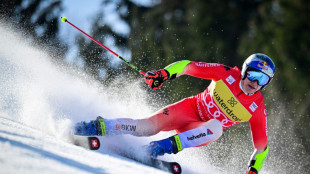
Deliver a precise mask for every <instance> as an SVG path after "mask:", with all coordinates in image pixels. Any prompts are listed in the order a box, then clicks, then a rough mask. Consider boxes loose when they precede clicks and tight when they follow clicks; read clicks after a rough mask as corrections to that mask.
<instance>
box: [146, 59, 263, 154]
mask: <svg viewBox="0 0 310 174" xmlns="http://www.w3.org/2000/svg"><path fill="white" fill-rule="evenodd" d="M180 75H190V76H194V77H198V78H202V79H210V80H212V81H211V83H210V85H209V86H208V88H207V89H206V90H205V91H203V92H202V93H200V94H198V95H196V96H192V97H189V98H186V99H184V100H182V101H180V102H177V103H175V104H172V105H169V106H167V107H165V108H163V109H161V110H159V111H158V112H157V113H155V114H153V116H151V117H150V118H148V119H150V120H152V121H153V125H154V124H155V125H157V129H158V130H157V131H156V132H158V131H169V130H177V132H178V133H180V132H184V131H187V130H190V129H193V128H195V127H197V126H199V125H200V124H202V123H203V122H207V121H209V120H211V119H217V120H219V121H220V122H221V123H222V126H223V129H226V128H228V127H230V126H232V125H235V124H237V123H240V122H246V121H249V123H250V128H251V132H252V140H253V144H254V147H255V148H261V149H264V148H265V147H266V146H267V117H266V110H265V105H264V103H263V96H262V95H261V93H260V91H258V92H256V93H255V94H252V95H247V94H245V93H244V92H243V91H242V89H241V78H242V77H241V71H240V69H239V68H237V67H234V68H231V67H228V66H225V65H222V64H215V63H202V62H190V63H189V64H187V65H186V67H185V68H184V69H183V72H182V73H181V74H178V76H180ZM195 123H196V124H195Z"/></svg>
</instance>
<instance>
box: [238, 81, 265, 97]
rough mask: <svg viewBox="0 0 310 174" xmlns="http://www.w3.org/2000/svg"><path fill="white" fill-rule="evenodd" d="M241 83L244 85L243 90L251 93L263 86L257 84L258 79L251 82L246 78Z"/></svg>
mask: <svg viewBox="0 0 310 174" xmlns="http://www.w3.org/2000/svg"><path fill="white" fill-rule="evenodd" d="M241 85H242V88H243V90H244V91H245V92H246V93H249V94H254V93H255V92H256V91H258V90H260V89H261V88H262V86H259V85H258V84H257V81H256V80H255V81H253V82H251V81H250V80H249V79H248V78H245V79H244V80H242V81H241Z"/></svg>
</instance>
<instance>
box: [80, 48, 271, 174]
mask: <svg viewBox="0 0 310 174" xmlns="http://www.w3.org/2000/svg"><path fill="white" fill-rule="evenodd" d="M274 73H275V65H274V63H273V61H272V60H271V59H270V58H269V57H268V56H267V55H264V54H261V53H256V54H253V55H251V56H249V57H248V58H247V59H246V60H245V62H244V64H243V67H242V71H240V70H239V69H238V68H237V67H234V68H231V67H228V66H225V65H222V64H216V63H203V62H192V61H189V60H183V61H179V62H175V63H173V64H171V65H169V66H167V67H166V68H164V69H161V70H157V71H156V70H152V71H149V72H147V73H146V76H145V81H146V83H148V84H149V86H150V87H151V88H153V89H158V88H160V87H161V86H162V84H163V82H164V81H166V80H172V79H175V78H177V77H179V76H181V75H190V76H194V77H198V78H202V79H210V80H212V82H211V84H210V85H209V86H208V88H207V89H206V90H205V91H203V92H202V93H200V94H198V95H196V96H192V97H189V98H185V99H183V100H181V101H179V102H177V103H174V104H171V105H169V106H166V107H164V108H163V109H161V110H159V111H157V112H155V113H154V114H152V115H150V116H149V117H147V118H145V119H137V120H134V119H130V118H118V119H103V118H102V117H98V118H97V119H96V120H95V121H91V122H89V123H85V122H82V123H78V124H77V125H76V129H75V130H76V132H75V134H78V135H102V136H111V135H118V134H131V135H134V136H151V135H154V134H157V133H158V132H160V131H171V130H176V131H177V134H176V135H174V136H172V137H169V138H166V139H163V140H159V141H153V142H151V143H150V144H149V146H148V147H147V150H148V151H149V153H150V154H151V155H152V156H154V157H157V156H158V155H164V154H165V153H169V154H170V153H178V152H180V151H181V150H183V149H184V148H189V147H198V146H204V145H207V144H209V143H211V142H213V141H215V140H217V139H218V138H219V137H220V136H221V135H222V133H223V129H226V128H228V127H230V126H232V125H235V124H238V123H240V122H246V121H248V122H249V124H250V128H251V132H252V140H253V144H254V149H255V150H254V153H253V155H252V156H251V159H250V162H249V168H248V171H247V173H249V174H257V173H258V172H259V171H260V169H261V168H262V166H263V164H264V161H265V159H266V156H267V154H268V151H269V147H268V146H267V115H266V109H265V105H264V102H263V99H264V98H263V96H262V94H261V92H260V90H261V89H264V88H265V87H266V85H267V84H268V83H269V82H270V81H271V80H272V78H273V76H274ZM81 125H83V126H81ZM94 125H95V126H94Z"/></svg>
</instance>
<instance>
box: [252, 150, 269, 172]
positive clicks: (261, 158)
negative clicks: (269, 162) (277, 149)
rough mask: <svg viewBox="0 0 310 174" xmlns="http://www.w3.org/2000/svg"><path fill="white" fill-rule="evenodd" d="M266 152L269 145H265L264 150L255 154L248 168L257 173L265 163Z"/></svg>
mask: <svg viewBox="0 0 310 174" xmlns="http://www.w3.org/2000/svg"><path fill="white" fill-rule="evenodd" d="M268 152H269V147H268V146H267V148H266V149H265V151H264V152H262V153H258V154H256V155H255V156H254V157H253V158H252V160H251V161H250V163H249V170H251V171H253V170H254V171H255V170H256V171H255V172H256V173H258V172H259V171H260V169H261V168H262V167H263V165H264V163H265V160H266V157H267V154H268Z"/></svg>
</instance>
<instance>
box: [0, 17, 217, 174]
mask: <svg viewBox="0 0 310 174" xmlns="http://www.w3.org/2000/svg"><path fill="white" fill-rule="evenodd" d="M12 31H14V29H13V28H10V27H7V26H4V22H1V21H0V33H1V35H0V40H1V42H0V91H1V92H0V168H1V172H0V173H163V172H162V171H160V170H157V169H154V168H151V167H147V166H144V165H142V164H140V163H137V162H134V161H132V160H128V159H125V158H122V157H120V156H117V155H114V154H113V153H111V152H109V151H108V150H103V151H102V150H101V151H89V150H86V149H83V148H81V147H78V146H75V145H73V144H71V143H70V141H69V136H68V135H69V133H70V128H71V126H72V124H74V123H75V122H78V121H81V120H86V121H87V120H92V119H94V118H96V116H98V115H102V116H104V117H105V118H118V117H130V118H134V119H138V118H143V117H145V116H147V115H149V114H151V113H152V112H154V111H155V110H154V109H155V108H152V107H151V106H149V105H148V103H147V102H146V97H148V95H147V93H146V91H145V90H144V89H142V88H141V86H142V85H141V84H142V83H143V79H136V80H134V81H131V82H129V83H127V81H126V85H125V84H122V82H124V79H120V80H119V81H116V82H113V83H114V84H112V85H111V87H105V86H102V85H101V84H99V83H97V82H96V81H94V80H92V79H91V78H90V77H89V76H87V74H85V73H84V72H82V71H81V70H80V69H73V68H70V67H67V66H61V65H60V64H58V63H57V62H56V63H55V59H53V57H51V56H50V55H47V54H46V52H45V51H44V50H42V49H41V48H35V47H34V46H32V45H31V43H29V41H28V40H27V39H25V38H23V36H22V35H21V33H20V32H19V33H17V32H12ZM133 73H136V72H133ZM173 133H174V132H167V133H160V134H158V135H156V136H152V137H144V138H139V137H133V136H129V135H127V136H119V137H115V138H114V141H115V142H116V143H121V142H126V143H128V144H126V146H127V145H129V144H130V145H136V146H140V145H145V144H147V143H149V142H150V141H152V140H158V139H162V138H166V137H167V136H170V135H171V134H173ZM118 141H119V142H118ZM197 153H200V152H199V151H195V150H184V151H183V152H182V153H179V154H177V155H170V156H169V155H168V156H165V157H163V158H164V159H166V160H169V161H177V162H179V163H180V164H181V166H182V168H183V171H184V172H183V173H212V174H214V173H219V172H217V171H219V170H218V169H216V168H215V167H213V166H212V165H211V164H210V163H208V162H207V163H206V161H201V160H199V159H198V158H197V159H196V158H195V156H196V155H197ZM197 156H198V155H197ZM189 159H190V160H189Z"/></svg>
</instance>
